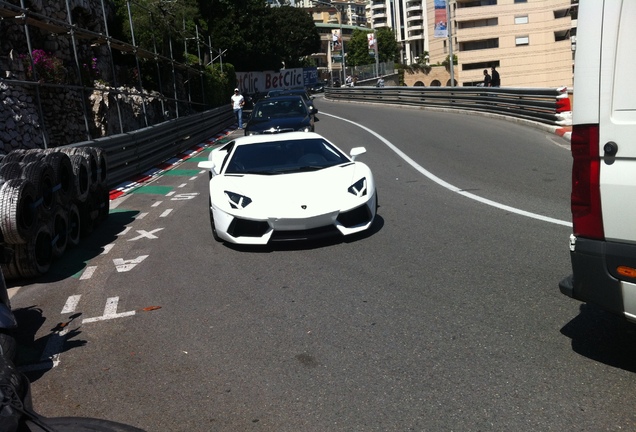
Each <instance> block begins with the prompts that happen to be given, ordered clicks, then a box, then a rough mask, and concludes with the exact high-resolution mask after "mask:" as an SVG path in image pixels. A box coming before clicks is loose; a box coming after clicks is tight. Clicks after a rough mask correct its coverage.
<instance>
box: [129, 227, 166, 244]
mask: <svg viewBox="0 0 636 432" xmlns="http://www.w3.org/2000/svg"><path fill="white" fill-rule="evenodd" d="M162 229H163V228H157V229H154V230H152V231H144V230H137V232H138V233H139V235H138V236H137V237H133V238H131V239H129V240H128V241H135V240H139V239H142V238H149V239H156V238H159V237H157V236H156V235H154V234H155V233H156V232H158V231H161V230H162Z"/></svg>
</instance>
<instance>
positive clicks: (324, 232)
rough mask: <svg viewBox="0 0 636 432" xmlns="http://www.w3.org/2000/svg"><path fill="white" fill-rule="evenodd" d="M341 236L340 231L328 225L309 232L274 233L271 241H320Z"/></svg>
mask: <svg viewBox="0 0 636 432" xmlns="http://www.w3.org/2000/svg"><path fill="white" fill-rule="evenodd" d="M337 235H341V234H340V231H338V229H337V228H336V227H335V226H333V225H328V226H324V227H319V228H312V229H308V230H295V231H274V232H273V233H272V237H271V238H270V241H272V242H276V241H291V240H318V239H322V238H327V237H333V236H337Z"/></svg>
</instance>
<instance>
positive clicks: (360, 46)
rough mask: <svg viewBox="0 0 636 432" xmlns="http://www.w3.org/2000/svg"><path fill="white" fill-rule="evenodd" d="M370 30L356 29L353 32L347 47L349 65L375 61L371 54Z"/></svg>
mask: <svg viewBox="0 0 636 432" xmlns="http://www.w3.org/2000/svg"><path fill="white" fill-rule="evenodd" d="M367 34H369V32H366V31H363V30H360V29H355V30H354V31H353V33H352V34H351V40H350V41H349V42H348V43H347V47H346V48H345V50H346V54H347V66H363V65H368V64H373V63H375V58H374V57H373V56H372V55H370V54H369V41H368V39H367Z"/></svg>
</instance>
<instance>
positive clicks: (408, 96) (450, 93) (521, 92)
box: [325, 86, 567, 126]
mask: <svg viewBox="0 0 636 432" xmlns="http://www.w3.org/2000/svg"><path fill="white" fill-rule="evenodd" d="M563 95H564V89H563V88H560V89H557V88H529V89H525V88H489V87H487V88H484V87H381V88H380V87H362V86H358V87H341V88H336V87H328V88H325V97H326V98H328V99H333V100H346V101H355V102H370V103H380V104H387V105H402V106H403V105H409V106H421V107H433V108H447V109H457V110H468V111H478V112H486V113H495V114H501V115H504V116H511V117H517V118H521V119H526V120H531V121H536V122H540V123H544V124H548V125H553V126H558V125H563V124H567V120H564V116H563V115H562V114H560V113H559V112H557V111H558V110H557V99H558V97H563ZM565 95H566V96H567V93H565Z"/></svg>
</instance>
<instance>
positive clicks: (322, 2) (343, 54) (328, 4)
mask: <svg viewBox="0 0 636 432" xmlns="http://www.w3.org/2000/svg"><path fill="white" fill-rule="evenodd" d="M311 1H312V2H314V3H320V4H322V5H325V6H329V7H333V8H334V9H335V10H336V11H337V12H338V22H339V23H340V39H342V42H341V43H340V50H341V52H342V68H341V69H342V81H340V82H341V83H344V82H345V78H346V77H345V74H346V72H345V71H346V68H347V67H346V65H345V49H344V34H343V33H342V15H343V11H344V5H341V6H343V8H342V10H339V9H338V8H337V7H336V5H334V4H331V3H327V2H325V1H321V0H311Z"/></svg>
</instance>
